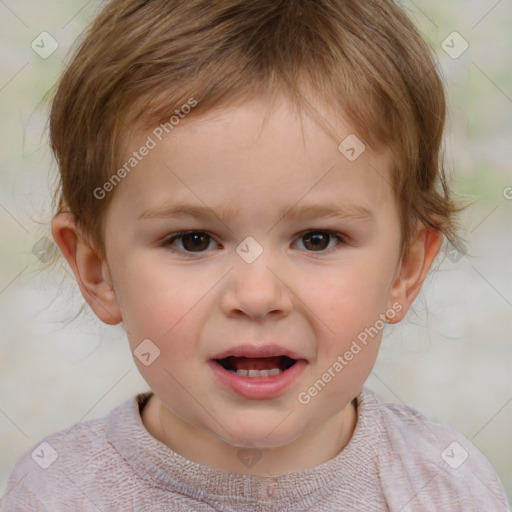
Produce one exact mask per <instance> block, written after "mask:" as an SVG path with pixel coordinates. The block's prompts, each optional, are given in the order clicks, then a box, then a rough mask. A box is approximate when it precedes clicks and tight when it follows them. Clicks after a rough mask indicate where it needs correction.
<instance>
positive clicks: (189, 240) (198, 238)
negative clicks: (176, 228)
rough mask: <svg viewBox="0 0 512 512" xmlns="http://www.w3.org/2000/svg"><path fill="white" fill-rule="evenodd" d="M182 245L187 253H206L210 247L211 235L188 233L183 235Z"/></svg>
mask: <svg viewBox="0 0 512 512" xmlns="http://www.w3.org/2000/svg"><path fill="white" fill-rule="evenodd" d="M182 243H183V247H184V248H185V249H186V250H187V251H191V252H199V251H204V250H205V249H207V248H208V245H209V235H207V234H205V233H186V234H184V235H182Z"/></svg>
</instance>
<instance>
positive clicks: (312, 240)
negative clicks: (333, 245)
mask: <svg viewBox="0 0 512 512" xmlns="http://www.w3.org/2000/svg"><path fill="white" fill-rule="evenodd" d="M329 236H330V235H329V234H328V233H321V232H315V233H308V234H307V235H305V236H304V241H305V243H304V245H305V247H307V248H308V249H309V248H310V247H308V244H310V245H311V248H312V250H322V249H325V248H326V247H327V246H328V245H329Z"/></svg>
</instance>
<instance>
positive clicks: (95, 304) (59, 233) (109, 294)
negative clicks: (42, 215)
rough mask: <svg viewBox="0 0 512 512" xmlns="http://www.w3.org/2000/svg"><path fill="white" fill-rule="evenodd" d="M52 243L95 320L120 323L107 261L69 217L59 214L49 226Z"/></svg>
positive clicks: (120, 318) (111, 323) (71, 216)
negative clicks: (60, 254) (67, 266)
mask: <svg viewBox="0 0 512 512" xmlns="http://www.w3.org/2000/svg"><path fill="white" fill-rule="evenodd" d="M52 232H53V238H54V240H55V243H56V244H57V245H58V246H59V249H60V251H61V252H62V254H63V256H64V258H66V261H67V262H68V264H69V266H70V267H71V270H72V271H73V273H74V274H75V278H76V280H77V283H78V286H79V287H80V291H81V292H82V295H83V296H84V298H85V300H86V301H87V303H88V304H89V306H90V307H91V309H92V310H93V311H94V313H95V314H96V316H97V317H98V318H99V319H100V320H102V321H103V322H105V323H106V324H110V325H115V324H118V323H119V322H121V321H122V317H121V312H120V309H119V306H118V304H117V298H116V295H115V292H114V288H113V286H112V280H111V276H110V272H109V269H108V266H107V262H106V260H102V259H101V258H100V256H99V255H98V253H97V252H96V251H95V250H94V249H93V248H92V247H91V244H89V243H88V241H87V240H86V239H85V237H84V236H83V235H82V233H81V230H80V229H79V228H78V226H77V223H76V218H75V216H74V215H73V214H72V213H69V212H62V213H58V214H57V215H56V216H55V217H54V218H53V222H52Z"/></svg>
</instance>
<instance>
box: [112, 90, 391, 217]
mask: <svg viewBox="0 0 512 512" xmlns="http://www.w3.org/2000/svg"><path fill="white" fill-rule="evenodd" d="M314 108H315V111H316V113H317V114H318V116H317V117H319V118H320V119H321V120H322V121H323V123H322V124H319V123H318V122H316V121H314V120H313V119H312V118H311V117H310V116H309V115H305V114H304V113H303V112H302V113H300V114H299V112H298V111H297V110H296V109H294V108H293V107H292V106H291V105H290V103H289V102H287V101H286V98H284V97H283V98H280V99H279V101H275V102H274V104H273V106H272V108H269V103H268V101H266V100H265V98H262V97H258V98H254V99H251V100H249V101H246V102H244V103H241V104H239V105H237V106H229V107H225V108H220V109H216V110H214V111H211V112H208V113H206V114H203V115H200V116H193V115H191V116H190V118H188V119H187V118H186V116H185V117H184V119H183V120H181V121H180V123H179V124H177V125H176V126H173V128H172V129H170V130H169V133H168V134H167V133H165V131H164V133H163V134H162V129H161V128H160V129H159V126H158V125H157V126H155V127H154V128H153V129H148V130H145V131H143V132H141V131H139V132H137V133H135V134H134V135H132V136H131V137H126V139H125V147H124V150H123V152H122V155H121V165H123V163H125V162H127V161H128V160H129V159H130V158H132V157H133V155H134V152H135V153H137V152H138V151H139V149H140V148H142V147H144V146H145V145H150V146H153V147H152V149H151V150H150V151H147V152H146V151H144V153H147V154H146V156H144V157H142V158H141V159H140V162H138V163H137V166H136V167H135V168H134V169H133V171H131V172H130V174H129V176H127V178H126V179H125V180H123V183H121V184H120V185H119V186H118V187H117V189H116V191H115V198H114V202H116V201H126V202H128V203H129V204H130V208H131V210H132V211H133V212H135V211H137V212H138V216H141V215H143V214H144V213H145V212H147V211H152V210H153V211H154V210H155V209H158V208H159V207H161V206H164V207H165V206H166V205H167V206H168V205H169V203H170V202H173V201H174V202H175V203H182V204H183V203H189V204H190V203H193V204H194V205H196V206H206V207H208V208H212V209H215V208H216V207H218V208H221V207H223V210H224V213H225V214H226V216H227V217H230V220H235V219H237V218H241V217H240V214H243V212H244V211H247V213H248V215H259V216H265V215H266V213H267V210H273V215H274V216H275V215H276V212H277V211H278V213H279V215H282V213H283V211H286V208H288V207H289V211H290V214H291V213H297V211H298V210H299V207H301V208H300V209H307V208H310V209H311V207H313V206H315V205H316V206H319V205H320V206H324V207H325V208H324V209H325V210H327V206H328V205H335V204H339V205H345V207H346V210H347V211H348V210H350V211H352V212H353V213H354V214H363V213H364V210H367V211H373V210H378V209H379V208H381V207H387V208H389V206H390V205H391V204H392V203H393V202H394V201H393V192H392V189H391V186H390V183H391V176H390V163H391V158H390V154H389V153H387V152H380V153H378V152H375V151H374V150H371V149H370V148H369V147H368V146H366V147H365V145H364V142H363V141H362V140H361V138H359V137H357V136H356V135H355V134H354V133H353V129H352V128H351V126H350V123H348V122H347V121H346V120H345V119H344V118H343V117H341V116H338V115H337V116H333V115H332V114H331V113H330V112H329V109H328V107H326V106H323V105H319V104H316V105H315V106H314ZM326 127H327V130H326ZM148 141H150V142H149V144H148ZM139 156H140V155H139ZM264 210H265V211H264Z"/></svg>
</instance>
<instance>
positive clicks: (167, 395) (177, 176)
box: [53, 97, 441, 475]
mask: <svg viewBox="0 0 512 512" xmlns="http://www.w3.org/2000/svg"><path fill="white" fill-rule="evenodd" d="M267 105H268V103H267V101H266V100H265V98H254V99H252V100H250V101H247V102H246V103H244V104H243V105H238V106H232V107H229V108H224V109H222V110H216V111H213V112H210V113H208V114H207V115H202V116H199V117H195V118H191V119H189V120H185V121H184V122H183V123H182V124H180V125H179V126H178V127H177V128H176V129H174V131H173V132H172V133H171V134H170V135H169V136H168V137H166V138H164V139H163V140H162V141H161V142H159V143H158V145H157V147H156V148H154V149H152V150H151V151H150V152H149V154H148V155H147V156H146V157H145V158H144V159H143V160H142V161H141V162H140V163H139V164H138V166H137V167H136V169H134V170H133V171H132V172H131V173H130V174H129V175H128V176H127V177H126V178H125V179H124V180H123V181H122V182H121V183H120V184H119V185H117V187H116V189H115V191H114V192H113V193H114V196H113V199H112V203H111V204H110V205H109V208H108V210H107V213H106V217H105V219H104V229H105V231H104V233H105V250H106V258H105V260H102V259H101V258H100V257H99V256H98V253H97V252H96V251H95V250H94V248H93V247H91V246H90V245H89V244H88V243H87V240H86V238H85V237H84V236H82V234H81V233H80V231H79V230H78V229H77V226H76V224H75V221H74V217H73V215H72V214H70V213H61V214H58V215H57V216H56V217H55V218H54V221H53V234H54V238H55V240H56V243H57V244H58V245H59V247H60V249H61V251H62V253H63V254H64V256H65V257H66V259H67V261H68V262H69V265H70V267H71V268H72V269H73V272H74V274H75V276H76V278H77V281H78V284H79V286H80V288H81V291H82V293H83V295H84V297H85V299H86V300H87V302H88V303H89V305H90V306H91V308H92V309H93V311H94V312H95V313H96V315H97V316H98V317H99V318H100V319H101V320H103V321H104V322H106V323H108V324H116V323H119V322H123V324H124V327H125V328H126V332H127V336H128V339H129V343H130V347H131V350H132V351H133V350H135V349H136V347H137V346H138V345H139V344H140V343H141V341H142V340H144V339H150V340H151V341H152V343H154V344H155V345H156V346H157V347H158V348H159V350H160V356H159V357H158V358H157V359H155V361H154V362H153V363H152V364H150V365H149V366H145V365H143V364H142V363H141V362H140V361H139V360H138V359H137V358H134V361H135V363H136V364H137V367H138V369H139V371H140V372H141V374H142V376H143V377H144V379H145V380H146V381H147V383H148V385H149V386H150V388H151V390H152V391H153V392H154V396H153V397H152V398H151V400H150V401H149V403H148V405H147V406H146V408H145V409H144V410H143V414H142V420H143V423H144V425H145V426H146V428H147V429H148V431H149V432H150V433H151V434H152V435H153V436H154V437H155V438H157V439H158V440H160V441H161V442H163V443H164V444H166V445H167V446H169V447H170V448H172V449H173V450H174V451H176V452H177V453H179V454H181V455H182V456H184V457H186V458H188V459H190V460H192V461H195V462H198V463H201V464H204V465H207V466H210V467H213V468H216V469H220V470H223V471H228V472H234V473H247V474H258V475H268V474H271V475H278V474H282V473H286V472H291V471H298V470H301V469H305V468H309V467H313V466H316V465H319V464H321V463H323V462H326V461H328V460H330V459H331V458H333V457H335V456H336V455H337V454H338V453H339V452H340V451H341V450H342V449H343V448H344V447H345V446H346V445H347V443H348V442H349V441H350V438H351V436H352V434H353V431H354V429H355V425H356V422H357V410H356V407H355V400H354V398H355V396H356V395H357V393H358V392H359V391H360V389H361V387H362V385H363V383H364V381H365V380H366V378H367V376H368V374H369V373H370V371H371V369H372V367H373V365H374V363H375V360H376V357H377V353H378V349H379V344H380V339H381V335H382V331H380V332H379V334H378V335H376V336H375V337H374V338H373V339H371V341H369V343H368V344H367V345H366V346H365V347H364V348H363V349H362V350H361V351H360V352H359V353H358V354H357V355H355V356H354V357H353V359H352V360H351V361H348V363H347V364H346V366H344V368H343V370H342V371H341V372H339V373H336V374H335V375H336V376H335V377H334V378H332V379H331V380H330V382H329V383H328V384H327V385H326V386H325V387H324V388H323V389H322V390H321V391H320V392H319V393H318V394H317V395H316V396H314V397H312V398H311V400H310V401H309V402H308V403H307V404H304V403H300V401H299V400H298V398H297V397H298V395H299V393H301V392H304V391H307V390H308V389H309V388H310V387H311V386H312V384H313V383H314V382H315V381H317V380H318V379H319V378H321V376H322V374H324V373H325V372H326V371H327V370H328V368H330V367H332V366H333V363H334V362H335V361H336V360H337V357H338V356H339V355H343V354H344V353H345V352H346V351H347V350H348V349H349V348H350V346H351V343H352V341H353V340H354V339H356V337H357V335H358V334H360V333H361V332H362V331H364V330H365V328H368V327H370V326H374V325H375V324H376V321H377V320H378V319H379V318H382V315H385V314H386V312H389V311H390V309H391V308H393V305H395V307H394V313H395V314H394V315H393V318H390V319H389V320H388V322H389V323H395V322H399V321H400V320H401V319H402V318H403V317H404V316H405V314H406V312H407V310H408V309H409V306H410V305H411V303H412V301H413V300H414V298H415V297H416V295H417V293H418V292H419V290H420V288H421V285H422V283H423V280H424V278H425V276H426V274H427V272H428V270H429V267H430V266H431V263H432V261H433V259H434V257H435V255H436V254H437V252H438V250H439V245H440V241H441V240H440V233H439V232H438V231H436V230H434V229H431V228H429V227H426V226H423V225H421V224H418V229H417V232H416V234H415V237H414V239H413V242H412V244H411V246H410V250H409V252H408V253H407V255H406V257H405V258H404V259H403V260H402V261H400V259H399V258H400V223H399V217H398V211H397V207H396V203H395V200H394V196H393V191H392V189H391V187H390V186H389V185H388V183H390V182H391V180H390V161H391V160H390V155H389V154H388V153H385V152H382V153H375V152H373V151H371V150H370V149H369V147H367V148H366V150H365V151H364V152H363V153H362V154H361V156H359V158H357V159H356V160H355V161H354V162H350V161H349V160H348V159H347V158H345V156H344V155H343V154H341V152H340V151H339V150H338V144H339V142H340V141H342V140H343V139H344V138H345V137H346V136H347V135H349V134H351V133H353V130H352V129H351V128H350V126H349V125H348V124H347V123H344V122H343V121H342V120H340V119H336V118H333V116H331V115H330V112H329V109H327V108H322V106H321V105H316V108H317V110H318V111H319V112H320V113H321V114H322V116H323V117H324V118H325V119H326V120H327V121H328V122H329V123H330V125H331V126H333V127H334V128H335V130H336V133H337V135H338V137H339V138H338V140H337V141H335V140H333V138H331V137H330V136H328V135H326V133H325V132H324V131H322V130H321V129H320V128H319V126H318V125H317V124H315V123H314V122H313V121H312V120H311V119H310V118H307V117H303V119H302V120H301V119H300V118H299V117H298V116H297V114H295V113H294V111H293V110H292V108H291V107H290V105H289V103H288V102H287V99H286V98H284V97H283V98H281V101H280V102H279V103H278V107H277V108H275V109H274V110H272V112H271V115H270V116H269V117H268V119H267V120H266V122H265V123H263V119H264V111H265V108H266V106H267ZM150 134H151V132H148V133H136V134H134V135H132V136H130V137H126V154H125V155H124V156H125V157H126V159H127V158H129V156H130V155H131V152H132V151H133V150H134V149H135V148H139V147H140V146H141V145H142V144H143V143H144V141H145V140H146V137H147V136H148V135H150ZM123 161H124V160H123ZM379 175H380V176H379ZM178 201H180V202H185V203H189V204H193V205H196V206H205V205H206V206H207V207H209V208H211V210H210V214H209V216H208V217H206V218H194V217H190V216H181V217H174V218H165V217H164V216H160V217H154V218H142V219H141V218H140V217H141V215H143V213H144V212H147V211H148V210H152V211H154V210H156V209H162V208H163V207H165V206H169V205H173V204H176V202H178ZM331 203H332V204H334V206H335V207H336V208H338V209H339V210H340V211H343V212H345V213H344V214H343V216H341V217H327V216H325V215H320V216H314V217H312V218H307V217H303V216H302V217H301V216H299V217H296V218H294V217H292V216H291V215H289V214H287V215H284V216H282V214H280V212H288V211H289V209H290V208H291V207H292V206H296V207H297V208H302V207H305V206H314V205H317V206H318V205H325V204H331ZM356 208H366V209H368V210H369V212H370V217H369V218H360V217H353V216H346V213H347V212H348V213H353V210H355V209H356ZM224 209H230V211H231V216H229V217H226V218H224V217H222V213H223V210H224ZM220 219H222V221H221V220H220ZM187 230H198V231H201V232H205V233H206V234H208V235H210V238H208V237H205V238H201V239H200V241H202V242H204V245H201V243H199V246H200V247H201V251H202V252H193V251H194V249H195V248H196V246H195V245H194V243H193V241H192V242H191V241H190V240H188V243H186V246H185V245H184V244H185V241H184V239H177V240H174V241H173V242H169V239H170V238H171V236H173V235H175V234H177V233H179V232H181V231H187ZM312 230H315V231H316V234H317V237H318V236H320V243H319V244H317V245H316V246H315V245H314V243H313V244H312V243H311V238H308V237H307V236H305V235H307V234H308V232H310V231H312ZM325 230H330V231H333V232H336V233H339V234H340V239H338V238H337V237H335V236H330V237H329V236H328V234H326V233H325ZM248 236H251V237H253V238H254V239H255V240H256V241H257V242H258V244H259V245H260V246H261V247H262V248H263V253H262V254H261V255H260V256H259V257H258V258H257V259H256V260H255V261H254V262H252V263H247V262H246V261H244V260H243V259H242V258H241V257H240V256H239V255H238V254H237V252H236V250H235V249H236V247H237V246H238V245H239V244H240V243H241V242H242V241H243V240H244V239H245V238H246V237H248ZM316 240H317V242H318V240H319V239H318V238H317V239H316ZM322 244H323V245H322ZM172 248H174V249H175V252H173V251H172ZM186 249H189V252H188V253H187V252H186ZM191 249H192V250H191ZM203 249H206V250H203ZM397 305H398V306H397ZM398 308H400V309H401V310H400V311H399V312H397V311H396V309H398ZM242 343H243V344H250V345H253V346H258V345H264V344H267V343H274V344H278V345H280V346H282V347H284V348H286V349H289V350H293V351H294V352H296V353H297V354H299V355H300V358H303V359H305V360H306V361H307V364H306V367H305V368H304V370H303V372H302V373H301V374H300V375H299V376H298V377H297V379H295V381H293V382H292V383H291V385H290V386H288V387H287V388H286V389H285V390H284V391H283V392H282V393H281V394H280V395H279V396H277V397H276V398H272V399H247V398H244V397H241V396H239V395H237V394H235V393H234V392H232V391H231V390H229V389H228V388H226V387H225V386H223V385H222V384H221V383H219V381H218V380H217V379H216V378H215V376H214V374H213V372H212V371H211V369H210V367H209V366H208V361H209V360H210V359H211V358H212V357H213V355H215V354H218V353H220V352H223V351H225V350H229V349H232V348H233V347H235V346H236V345H239V344H242ZM241 447H255V448H257V449H258V450H259V451H260V453H261V454H262V458H261V460H260V461H259V462H258V463H257V464H256V465H254V466H253V467H251V468H247V467H246V466H245V465H243V464H242V462H241V461H240V459H239V458H238V457H237V454H239V450H240V448H241Z"/></svg>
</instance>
